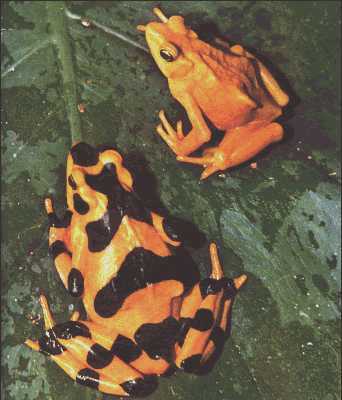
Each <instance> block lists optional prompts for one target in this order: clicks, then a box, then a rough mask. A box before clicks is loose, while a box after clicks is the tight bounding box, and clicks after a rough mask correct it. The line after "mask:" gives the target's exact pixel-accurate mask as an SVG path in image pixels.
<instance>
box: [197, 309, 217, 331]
mask: <svg viewBox="0 0 342 400" xmlns="http://www.w3.org/2000/svg"><path fill="white" fill-rule="evenodd" d="M213 323H214V316H213V313H212V312H211V311H210V310H208V309H205V308H200V309H198V310H197V312H196V315H195V318H194V319H193V320H192V323H191V327H192V328H194V329H196V330H198V331H201V332H205V331H207V330H208V329H210V328H211V327H212V326H213Z"/></svg>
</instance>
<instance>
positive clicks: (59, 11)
mask: <svg viewBox="0 0 342 400" xmlns="http://www.w3.org/2000/svg"><path fill="white" fill-rule="evenodd" d="M46 8H47V18H48V22H49V24H50V28H51V34H52V38H53V43H54V45H55V46H56V48H57V52H58V58H59V61H60V69H61V75H62V79H63V90H64V100H65V105H66V111H67V115H68V120H69V124H70V131H71V140H72V143H73V144H74V143H76V142H79V141H81V140H82V131H81V120H80V116H79V113H78V109H77V104H78V101H77V99H78V95H77V86H76V77H75V71H74V64H73V55H72V48H71V44H70V37H69V34H68V26H67V19H66V16H65V8H66V7H65V4H64V1H47V2H46Z"/></svg>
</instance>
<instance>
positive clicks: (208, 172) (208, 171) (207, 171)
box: [200, 165, 220, 181]
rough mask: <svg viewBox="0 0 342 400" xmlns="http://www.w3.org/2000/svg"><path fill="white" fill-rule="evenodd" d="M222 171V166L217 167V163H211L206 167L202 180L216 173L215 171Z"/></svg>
mask: <svg viewBox="0 0 342 400" xmlns="http://www.w3.org/2000/svg"><path fill="white" fill-rule="evenodd" d="M217 171H220V168H218V167H216V166H215V165H209V166H208V167H206V168H205V169H204V170H203V172H202V174H201V177H200V180H201V181H202V180H204V179H207V178H208V177H209V176H210V175H212V174H214V173H215V172H217Z"/></svg>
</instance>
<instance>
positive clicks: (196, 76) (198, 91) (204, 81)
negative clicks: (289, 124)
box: [138, 8, 289, 179]
mask: <svg viewBox="0 0 342 400" xmlns="http://www.w3.org/2000/svg"><path fill="white" fill-rule="evenodd" d="M154 13H155V14H156V15H157V16H158V17H159V18H160V19H161V22H150V23H148V24H147V25H146V26H142V25H139V26H138V29H139V30H141V31H143V32H145V36H146V41H147V44H148V46H149V48H150V51H151V55H152V57H153V58H154V60H155V62H156V63H157V65H158V67H159V69H160V71H161V72H162V73H163V75H165V77H166V78H167V80H168V84H169V88H170V92H171V95H172V96H173V97H174V98H175V99H176V100H177V101H178V102H179V103H180V104H181V105H182V106H183V107H184V108H185V111H186V113H187V115H188V118H189V120H190V123H191V125H192V129H191V130H190V132H189V133H188V134H186V135H185V134H184V132H183V129H182V122H181V121H178V122H177V127H176V129H174V128H173V127H172V126H171V124H170V123H169V122H168V120H167V119H166V117H165V113H164V111H163V110H161V111H160V113H159V118H160V121H161V124H160V125H158V127H157V133H158V134H159V135H160V136H161V137H162V139H163V140H164V141H165V142H166V143H167V144H168V145H169V147H170V148H171V150H172V151H173V152H174V153H175V154H176V155H177V160H178V161H182V162H187V163H193V164H198V165H203V166H204V168H205V169H204V171H203V173H202V175H201V179H205V178H207V177H208V176H210V175H211V174H213V173H215V172H217V171H223V170H226V169H228V168H232V167H234V166H237V165H239V164H241V163H243V162H245V161H247V160H249V159H250V158H252V157H254V156H255V155H256V154H258V153H259V152H260V151H261V150H263V149H264V148H265V147H267V146H268V145H269V144H271V143H274V142H277V141H279V140H281V139H282V137H283V128H282V127H281V126H280V125H279V124H278V123H275V122H273V121H274V120H275V119H276V118H278V117H279V116H280V115H281V113H282V107H284V106H286V104H287V103H288V101H289V98H288V96H287V95H286V93H284V92H283V91H282V89H281V88H280V87H279V85H278V83H277V82H276V81H275V79H274V78H273V76H272V75H271V73H270V72H269V71H268V70H267V69H266V67H265V66H264V65H263V64H262V63H261V62H260V61H259V60H258V59H257V58H255V57H254V56H253V55H252V54H250V53H249V52H247V51H246V50H244V49H243V48H242V47H241V46H240V45H235V46H232V47H230V46H229V44H228V43H224V47H226V49H227V51H225V52H223V51H221V50H219V49H217V48H214V47H212V46H210V45H209V44H207V43H205V42H203V41H201V40H200V39H198V37H197V34H196V33H195V32H194V31H192V30H191V29H189V28H187V27H186V26H185V24H184V18H183V17H181V16H172V17H170V18H167V17H166V16H165V15H164V14H163V13H162V12H161V10H159V9H157V8H155V9H154ZM221 44H222V43H221ZM204 116H206V117H207V118H208V119H209V120H210V121H211V122H212V123H213V124H214V125H215V126H216V127H217V128H218V129H220V130H222V131H224V132H225V134H224V138H223V140H222V141H221V143H220V144H219V145H218V146H217V147H212V148H208V149H207V150H206V151H205V152H204V154H203V156H202V157H189V156H188V155H189V154H190V153H192V152H194V151H195V150H197V149H198V148H199V147H200V146H202V145H203V144H204V143H206V142H208V141H209V140H210V139H211V132H210V130H209V128H208V125H207V123H206V121H205V119H204Z"/></svg>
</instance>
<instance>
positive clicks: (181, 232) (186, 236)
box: [163, 216, 205, 248]
mask: <svg viewBox="0 0 342 400" xmlns="http://www.w3.org/2000/svg"><path fill="white" fill-rule="evenodd" d="M163 229H164V231H165V233H166V234H167V235H168V236H169V237H170V238H171V239H172V240H175V241H181V242H182V244H183V245H185V246H190V247H193V248H198V247H201V245H203V244H204V242H205V236H204V235H203V234H202V233H201V232H200V231H199V230H198V229H197V228H196V227H195V226H194V225H193V224H192V223H190V222H188V221H184V220H181V219H179V218H176V217H170V216H169V217H166V218H164V220H163Z"/></svg>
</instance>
